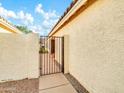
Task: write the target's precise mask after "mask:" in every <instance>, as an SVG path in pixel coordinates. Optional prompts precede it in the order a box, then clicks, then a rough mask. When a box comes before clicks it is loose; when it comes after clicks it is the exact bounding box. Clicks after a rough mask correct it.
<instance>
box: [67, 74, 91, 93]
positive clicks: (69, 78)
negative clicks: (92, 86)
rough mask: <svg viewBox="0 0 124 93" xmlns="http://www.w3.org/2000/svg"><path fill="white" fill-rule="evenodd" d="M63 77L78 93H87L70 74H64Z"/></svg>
mask: <svg viewBox="0 0 124 93" xmlns="http://www.w3.org/2000/svg"><path fill="white" fill-rule="evenodd" d="M65 77H66V78H67V79H68V80H69V82H70V83H71V84H72V86H73V87H74V88H75V89H76V90H77V92H78V93H89V92H88V91H87V90H86V89H85V88H84V87H83V86H82V85H81V84H80V83H79V82H78V81H77V80H76V79H75V78H74V77H73V76H72V75H71V74H65Z"/></svg>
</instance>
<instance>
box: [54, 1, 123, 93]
mask: <svg viewBox="0 0 124 93" xmlns="http://www.w3.org/2000/svg"><path fill="white" fill-rule="evenodd" d="M123 4H124V0H97V1H96V2H95V3H94V4H93V5H91V6H90V7H88V8H87V9H86V10H85V11H84V12H82V13H81V14H80V15H79V16H78V17H76V18H75V19H74V20H73V21H71V22H70V23H69V24H67V25H66V26H65V27H63V28H62V29H60V31H59V32H57V33H56V34H55V35H56V36H64V35H69V40H68V41H69V43H68V44H69V45H68V47H69V49H68V51H67V50H66V53H68V54H69V55H68V60H69V61H68V62H69V72H70V73H71V74H72V75H73V76H74V77H75V78H77V79H78V80H79V81H80V83H81V84H82V85H83V86H84V87H86V89H87V90H88V91H89V92H90V93H124V5H123Z"/></svg>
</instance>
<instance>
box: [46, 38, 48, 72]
mask: <svg viewBox="0 0 124 93" xmlns="http://www.w3.org/2000/svg"><path fill="white" fill-rule="evenodd" d="M47 48H48V44H47V37H46V50H45V53H46V68H47V71H46V73H47V74H48V54H47Z"/></svg>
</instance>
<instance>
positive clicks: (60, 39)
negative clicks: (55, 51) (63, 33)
mask: <svg viewBox="0 0 124 93" xmlns="http://www.w3.org/2000/svg"><path fill="white" fill-rule="evenodd" d="M60 53H61V37H59V72H61V65H62V63H61V58H60V56H61V55H60Z"/></svg>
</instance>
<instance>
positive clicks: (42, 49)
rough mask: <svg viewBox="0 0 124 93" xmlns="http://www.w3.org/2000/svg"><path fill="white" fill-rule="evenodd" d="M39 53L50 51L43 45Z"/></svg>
mask: <svg viewBox="0 0 124 93" xmlns="http://www.w3.org/2000/svg"><path fill="white" fill-rule="evenodd" d="M39 53H48V49H46V48H45V47H41V48H40V51H39Z"/></svg>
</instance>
